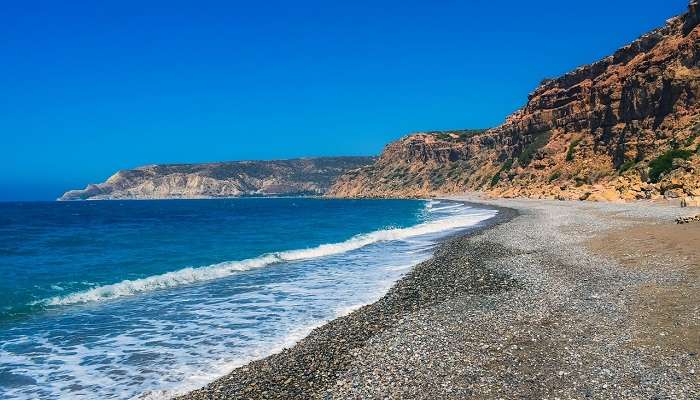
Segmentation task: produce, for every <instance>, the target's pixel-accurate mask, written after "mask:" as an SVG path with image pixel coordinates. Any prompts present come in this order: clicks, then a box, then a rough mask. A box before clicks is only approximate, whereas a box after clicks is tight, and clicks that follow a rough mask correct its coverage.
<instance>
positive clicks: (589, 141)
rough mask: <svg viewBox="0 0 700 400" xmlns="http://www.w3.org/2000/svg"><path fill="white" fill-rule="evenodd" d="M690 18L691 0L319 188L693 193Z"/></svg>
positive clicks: (381, 193)
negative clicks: (503, 104) (498, 111)
mask: <svg viewBox="0 0 700 400" xmlns="http://www.w3.org/2000/svg"><path fill="white" fill-rule="evenodd" d="M699 20H700V7H698V4H697V1H692V2H691V3H690V5H689V9H688V12H687V13H686V14H684V15H681V16H678V17H675V18H673V19H670V20H668V21H667V22H666V25H665V26H664V27H662V28H660V29H657V30H654V31H652V32H650V33H647V34H645V35H643V36H641V37H640V38H639V39H637V40H636V41H634V42H633V43H631V44H629V45H627V46H625V47H623V48H621V49H619V50H618V51H616V52H615V53H614V54H613V55H611V56H609V57H606V58H604V59H602V60H600V61H598V62H596V63H593V64H590V65H586V66H582V67H580V68H577V69H576V70H574V71H572V72H570V73H568V74H566V75H564V76H562V77H559V78H557V79H547V80H544V81H543V82H542V83H541V84H540V86H539V87H538V88H537V89H536V90H535V91H534V92H533V93H531V94H530V95H529V97H528V101H527V104H526V105H525V106H524V107H523V108H522V109H520V110H518V111H516V112H515V113H513V114H512V115H510V116H509V117H508V118H507V119H506V121H505V122H504V123H503V124H502V125H501V126H499V127H496V128H493V129H489V130H484V131H452V132H423V133H417V134H413V135H410V136H407V137H404V138H402V139H400V140H398V141H396V142H394V143H391V144H389V145H388V146H387V147H386V148H385V150H384V152H383V153H382V155H381V157H380V158H379V159H378V160H377V162H376V163H374V164H373V165H371V166H367V167H364V168H361V169H358V170H354V171H350V172H348V173H346V174H345V175H343V176H341V177H340V178H339V179H338V181H337V182H336V183H335V184H334V185H333V187H332V188H331V190H330V191H329V193H328V195H329V196H335V197H426V196H432V195H437V194H450V193H459V192H464V191H468V190H481V191H487V192H489V193H492V194H494V195H497V196H502V197H516V196H517V197H520V196H523V197H534V198H558V199H582V200H632V199H654V198H659V197H667V198H669V197H670V198H674V197H675V198H677V197H684V198H688V199H690V200H691V201H700V155H699V152H700V114H699V112H698V111H699V109H698V103H697V99H698V96H700V51H699V44H700V28H699V27H698V21H699Z"/></svg>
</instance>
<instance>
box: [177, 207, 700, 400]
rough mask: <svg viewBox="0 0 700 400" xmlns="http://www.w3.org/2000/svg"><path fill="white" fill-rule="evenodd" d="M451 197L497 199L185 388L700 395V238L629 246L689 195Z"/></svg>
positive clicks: (196, 395)
mask: <svg viewBox="0 0 700 400" xmlns="http://www.w3.org/2000/svg"><path fill="white" fill-rule="evenodd" d="M449 199H450V200H457V201H466V202H472V203H477V204H478V206H479V207H483V206H491V207H497V208H498V209H499V213H498V215H497V216H496V217H494V218H493V219H491V220H489V221H487V222H486V223H484V224H483V225H482V226H480V227H478V228H476V229H473V230H470V231H469V232H467V233H466V234H460V235H458V236H453V237H452V238H448V239H446V240H445V241H444V242H443V243H442V244H441V245H440V246H439V247H438V248H437V249H436V251H435V254H434V256H433V258H431V259H430V260H428V261H425V262H423V263H420V264H418V265H416V266H415V267H414V268H413V269H412V271H411V272H410V273H408V274H407V275H406V276H405V277H403V278H402V279H401V280H399V281H398V282H396V284H395V285H394V286H393V287H392V288H391V289H390V291H389V292H388V293H387V294H386V295H385V296H383V297H382V298H381V299H380V300H378V301H377V302H375V303H373V304H370V305H367V306H364V307H361V308H360V309H358V310H355V311H354V312H352V313H351V314H349V315H346V316H343V317H340V318H337V319H335V320H332V321H330V322H328V323H327V324H325V325H323V326H321V327H319V328H316V329H314V330H313V331H312V332H311V333H310V334H309V336H307V337H306V338H304V339H302V340H301V341H299V342H298V343H297V344H296V345H295V346H293V347H292V348H290V349H285V350H283V351H282V352H280V353H277V354H273V355H271V356H269V357H266V358H264V359H261V360H258V361H253V362H251V363H249V364H247V365H245V366H242V367H240V368H237V369H235V370H234V371H232V372H231V373H230V374H228V375H226V376H224V377H222V378H220V379H217V380H216V381H214V382H212V383H210V384H209V385H207V386H206V387H204V388H202V389H199V390H195V391H193V392H190V393H188V394H186V395H183V396H180V397H177V398H178V399H219V398H249V399H257V398H279V399H291V398H299V399H301V398H334V399H335V398H347V399H357V398H426V399H428V398H499V397H503V398H513V397H518V398H542V397H548V396H560V397H562V398H610V397H617V398H620V397H622V398H636V397H647V398H648V397H652V396H659V397H660V398H664V397H670V398H679V399H682V398H696V397H697V396H698V395H700V383H698V376H697V373H700V361H699V359H698V351H699V350H700V344H698V343H697V342H698V339H697V336H695V335H694V334H693V333H694V332H699V331H698V314H699V313H700V312H699V310H698V304H699V303H698V302H697V301H695V299H697V292H698V291H697V286H698V280H697V268H698V267H697V265H699V264H698V263H695V261H694V260H695V259H694V258H693V257H695V258H697V257H698V255H697V254H694V253H697V251H695V252H694V251H693V250H692V249H693V245H694V243H692V244H691V245H690V247H689V248H690V249H691V250H689V251H687V252H686V253H683V255H682V257H684V258H683V260H685V261H684V262H678V260H676V259H675V258H674V254H673V252H674V251H676V250H677V247H678V240H679V241H683V240H685V239H683V238H677V241H676V242H674V243H672V245H669V246H666V247H663V246H662V247H659V248H652V250H653V252H654V254H653V255H656V256H658V257H650V256H649V254H646V255H644V250H645V248H647V247H649V243H646V244H645V245H644V246H641V247H640V246H637V247H635V248H634V252H636V253H635V254H633V255H632V256H630V254H628V253H627V252H625V251H624V250H625V249H624V246H627V245H628V244H627V243H626V242H628V240H627V238H626V237H625V236H624V234H625V233H626V232H634V230H633V229H632V230H631V229H630V228H634V229H638V230H639V229H642V230H641V231H640V233H638V234H637V236H639V237H637V236H634V234H632V238H631V239H630V240H641V239H644V238H645V237H648V236H649V230H652V231H653V230H655V229H662V230H664V229H665V230H668V229H673V227H669V226H670V224H673V220H674V219H675V217H677V216H685V215H688V214H689V212H690V211H688V209H680V208H675V207H667V206H666V207H664V206H658V205H653V204H639V203H632V204H608V203H581V202H561V201H542V200H489V201H485V200H483V199H478V198H475V197H473V196H472V197H469V196H466V197H465V196H461V197H450V198H449ZM699 226H700V224H699V225H696V226H691V227H690V228H686V229H690V231H689V233H687V236H688V237H689V238H690V240H695V239H694V238H700V229H699V228H698V227H699ZM640 227H641V228H640ZM644 229H646V230H644ZM621 232H622V233H621ZM615 235H618V239H617V241H616V240H615ZM652 236H653V235H652ZM620 237H621V238H620ZM686 244H687V243H686ZM621 246H622V247H623V248H620V247H621ZM632 247H634V246H632ZM624 257H627V259H625V258H624ZM630 257H632V258H630ZM634 257H636V258H634ZM688 296H690V297H689V301H686V302H685V303H681V304H679V303H678V302H677V301H675V302H674V301H672V300H673V299H678V298H687V297H688ZM679 307H680V308H679ZM659 310H661V312H659ZM664 310H666V311H665V312H664ZM659 314H660V315H659ZM678 316H682V317H681V318H679V317H678ZM649 321H659V323H658V324H655V325H650V323H649ZM664 323H665V325H663V324H664ZM679 324H680V326H679ZM684 334H685V336H684ZM669 341H670V343H671V344H669Z"/></svg>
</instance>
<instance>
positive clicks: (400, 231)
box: [33, 210, 496, 306]
mask: <svg viewBox="0 0 700 400" xmlns="http://www.w3.org/2000/svg"><path fill="white" fill-rule="evenodd" d="M495 214H496V211H491V210H483V211H480V212H473V211H472V212H470V213H469V214H462V215H460V214H458V215H452V216H448V217H447V218H443V219H439V220H436V221H430V222H424V223H421V224H418V225H414V226H412V227H408V228H395V229H384V230H378V231H374V232H371V233H367V234H361V235H357V236H354V237H352V238H350V239H348V240H346V241H344V242H339V243H329V244H322V245H319V246H317V247H313V248H307V249H298V250H288V251H281V252H276V253H270V254H264V255H262V256H259V257H255V258H251V259H247V260H241V261H226V262H222V263H218V264H212V265H208V266H202V267H187V268H183V269H180V270H177V271H172V272H167V273H164V274H161V275H154V276H150V277H146V278H141V279H134V280H124V281H121V282H118V283H114V284H110V285H103V286H99V287H95V288H93V289H88V290H85V291H81V292H76V293H72V294H68V295H65V296H56V297H52V298H48V299H44V300H40V301H37V302H34V303H33V305H36V304H41V305H45V306H63V305H72V304H80V303H89V302H95V301H103V300H110V299H116V298H119V297H126V296H133V295H136V294H140V293H144V292H149V291H152V290H158V289H168V288H173V287H177V286H182V285H188V284H193V283H198V282H203V281H209V280H214V279H219V278H225V277H228V276H231V275H233V274H236V273H239V272H242V271H248V270H251V269H257V268H263V267H267V266H270V265H273V264H278V263H282V262H285V261H298V260H305V259H312V258H319V257H326V256H331V255H336V254H341V253H345V252H348V251H353V250H357V249H360V248H362V247H365V246H368V245H371V244H374V243H378V242H384V241H393V240H404V239H408V238H411V237H415V236H422V235H429V234H436V233H439V232H444V231H449V230H456V229H463V228H467V227H470V226H473V225H476V224H478V223H479V222H481V221H484V220H486V219H489V218H491V217H493V216H494V215H495Z"/></svg>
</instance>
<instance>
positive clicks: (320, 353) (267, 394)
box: [174, 200, 517, 400]
mask: <svg viewBox="0 0 700 400" xmlns="http://www.w3.org/2000/svg"><path fill="white" fill-rule="evenodd" d="M451 201H459V202H462V203H467V204H470V205H473V206H478V207H479V208H486V209H496V210H498V213H497V214H496V216H494V217H493V218H490V219H488V220H486V221H483V222H481V223H479V224H478V225H476V226H474V227H471V228H468V229H467V230H465V231H463V232H459V233H456V234H455V235H452V236H448V237H446V238H444V239H442V243H441V244H439V245H438V246H437V248H436V250H435V253H434V255H433V257H431V258H430V259H429V260H427V261H424V262H422V263H419V264H417V265H416V266H414V267H413V268H412V269H411V271H410V272H409V273H408V274H407V275H406V276H404V277H402V278H401V279H400V280H399V281H397V282H395V283H394V285H393V286H392V287H391V288H390V289H389V292H387V293H386V294H385V295H383V296H382V297H381V298H380V299H379V300H377V301H376V302H374V303H371V304H367V305H364V306H362V307H360V308H358V309H356V310H354V311H352V312H351V313H349V314H347V315H344V316H340V317H338V318H336V319H333V320H331V321H328V322H327V323H325V324H324V325H322V326H320V327H317V328H315V329H313V330H312V331H311V332H310V333H309V334H308V335H307V336H306V337H304V338H303V339H301V340H300V341H298V342H296V344H294V345H293V346H292V347H291V348H286V349H283V350H282V351H281V352H278V353H275V354H272V355H269V356H267V357H265V358H262V359H260V360H255V361H251V362H250V363H248V364H246V365H243V366H241V367H238V368H236V369H234V370H233V371H231V372H230V373H228V374H227V375H225V376H223V377H221V378H219V379H216V380H215V381H213V382H211V383H209V384H208V385H207V386H205V387H203V388H200V389H197V390H194V391H191V392H189V393H187V394H184V395H179V396H176V397H174V398H175V399H180V400H184V399H219V398H221V399H223V398H250V399H253V398H279V399H292V398H299V399H305V398H309V397H313V396H314V395H321V394H322V393H323V392H324V391H325V389H326V388H327V387H330V386H331V385H334V384H335V380H334V379H335V378H336V377H337V376H338V374H339V373H340V372H342V371H343V369H344V367H346V366H347V365H348V364H349V362H350V360H351V359H352V352H353V351H354V350H356V349H358V348H360V347H362V346H363V345H364V344H365V343H366V342H367V341H368V340H369V339H371V338H372V337H374V336H376V335H378V334H380V333H381V332H383V331H385V330H387V329H389V328H391V327H393V326H395V325H396V324H397V323H398V322H399V321H400V320H401V318H402V317H403V316H404V315H405V314H407V313H410V312H415V311H417V310H420V309H422V308H424V307H428V306H430V305H431V304H435V303H437V302H440V301H444V299H445V298H446V296H450V295H455V294H456V293H458V292H460V291H462V290H465V289H468V290H478V289H485V290H505V289H507V288H506V287H503V288H501V286H500V285H501V283H502V282H501V280H500V279H494V281H493V282H491V281H488V282H485V283H483V284H482V285H480V287H479V288H468V287H467V286H466V285H460V283H462V284H465V283H467V281H468V279H462V280H461V281H460V280H459V279H457V280H456V281H453V282H449V278H448V275H442V276H440V273H439V272H438V271H437V270H435V269H432V267H435V266H436V265H437V264H439V263H440V262H442V261H444V260H448V259H450V260H451V259H452V255H453V254H457V253H459V252H456V251H454V249H450V247H452V246H457V245H458V244H457V243H456V242H460V241H463V240H464V239H466V238H468V237H471V236H473V235H477V234H479V233H480V232H483V231H485V230H487V229H489V228H492V227H494V226H497V225H500V224H503V223H505V222H507V221H509V220H511V219H512V218H514V217H515V216H517V212H516V211H515V210H512V209H508V208H503V207H499V206H492V205H486V204H476V203H473V202H471V201H464V200H451ZM451 261H452V262H455V261H456V260H451ZM452 272H453V273H454V272H457V271H456V270H453V271H452ZM500 278H503V277H500ZM430 279H433V280H435V279H439V280H440V281H439V284H438V285H436V287H439V288H441V289H444V288H443V286H450V285H451V286H452V287H451V290H452V291H453V293H448V292H447V291H446V290H439V291H434V290H432V289H434V288H436V287H422V286H423V285H422V282H423V281H425V280H430Z"/></svg>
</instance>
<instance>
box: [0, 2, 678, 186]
mask: <svg viewBox="0 0 700 400" xmlns="http://www.w3.org/2000/svg"><path fill="white" fill-rule="evenodd" d="M97 3H102V4H97ZM686 5H687V1H686V0H664V1H659V0H634V1H633V0H624V1H623V0H617V1H610V0H606V1H601V0H589V1H586V2H564V3H562V2H561V1H560V0H557V1H554V0H545V1H536V2H529V1H493V0H491V1H410V0H408V1H406V0H402V1H363V0H359V1H357V0H355V1H344V2H340V1H307V0H297V1H264V2H259V1H245V2H243V1H207V0H198V1H176V0H169V1H162V2H161V1H146V2H142V1H124V0H122V1H105V2H94V1H66V2H58V1H26V2H25V1H18V2H4V3H3V6H2V7H3V12H2V13H1V14H0V43H1V44H0V51H1V53H2V61H1V62H0V88H2V89H1V90H2V95H1V96H0V135H1V137H0V139H1V140H2V143H3V145H2V147H1V148H0V163H1V164H0V171H2V173H1V174H0V200H28V199H48V200H50V199H53V198H55V197H57V196H58V195H59V194H60V193H61V192H63V191H64V190H66V189H70V188H79V187H83V186H85V185H86V184H87V183H90V182H99V181H102V180H104V179H105V178H107V177H108V176H109V175H111V174H112V173H113V172H115V171H116V170H118V169H124V168H131V167H136V166H139V165H143V164H151V163H181V162H202V161H221V160H239V159H275V158H292V157H299V156H322V155H367V154H377V153H379V152H380V151H381V149H382V147H383V146H384V145H385V144H386V143H387V142H389V141H391V140H394V139H396V138H398V137H401V136H403V135H405V134H407V133H409V132H413V131H419V130H433V129H453V128H479V127H490V126H495V125H498V124H499V123H501V122H502V121H503V119H504V118H505V117H506V116H507V115H508V114H509V113H510V112H512V111H514V110H516V109H517V108H519V107H520V106H522V105H523V104H524V103H525V101H526V99H527V94H528V93H529V92H531V91H532V90H533V89H534V88H535V87H536V86H537V84H538V83H539V82H540V81H541V80H542V79H543V78H545V77H554V76H557V75H560V74H562V73H564V72H567V71H568V70H571V69H573V68H575V67H576V66H578V65H581V64H585V63H589V62H592V61H595V60H597V59H599V58H601V57H604V56H606V55H608V54H610V53H612V52H613V51H614V50H615V49H617V48H618V47H620V46H622V45H624V44H626V43H628V42H629V41H631V40H633V39H635V38H636V37H638V36H639V35H640V34H642V33H644V32H646V31H648V30H650V29H653V28H655V27H658V26H661V25H663V23H664V21H665V20H666V19H668V18H669V17H671V16H674V15H677V14H680V13H682V12H684V10H685V8H686Z"/></svg>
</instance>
